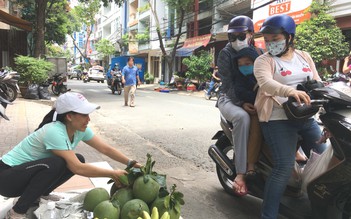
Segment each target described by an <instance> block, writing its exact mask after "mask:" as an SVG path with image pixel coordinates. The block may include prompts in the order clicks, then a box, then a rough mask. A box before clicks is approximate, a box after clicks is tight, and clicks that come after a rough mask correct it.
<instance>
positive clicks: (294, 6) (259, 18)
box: [251, 0, 312, 32]
mask: <svg viewBox="0 0 351 219" xmlns="http://www.w3.org/2000/svg"><path fill="white" fill-rule="evenodd" d="M268 2H270V0H251V8H257V7H259V6H262V5H263V4H266V3H268ZM311 3H312V0H303V1H302V0H277V1H274V2H273V3H270V4H268V5H266V6H264V7H262V8H259V9H257V10H255V11H254V12H253V17H252V20H253V22H254V29H255V32H258V31H259V30H260V28H261V26H262V23H263V21H264V20H265V19H266V18H267V17H269V16H271V15H275V14H287V15H289V16H291V17H292V18H293V19H294V20H295V23H296V24H299V23H301V22H303V21H304V20H307V19H310V17H311V15H310V13H306V14H305V11H306V9H308V8H309V7H310V5H311Z"/></svg>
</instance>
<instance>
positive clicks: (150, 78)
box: [144, 72, 154, 84]
mask: <svg viewBox="0 0 351 219" xmlns="http://www.w3.org/2000/svg"><path fill="white" fill-rule="evenodd" d="M144 78H145V82H146V84H153V83H154V76H153V75H151V74H150V73H148V72H145V74H144Z"/></svg>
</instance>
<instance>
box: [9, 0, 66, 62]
mask: <svg viewBox="0 0 351 219" xmlns="http://www.w3.org/2000/svg"><path fill="white" fill-rule="evenodd" d="M15 3H17V4H18V5H20V6H21V7H22V18H23V19H25V20H28V21H30V22H32V23H33V32H32V33H33V38H34V47H33V46H32V45H30V46H31V47H30V48H32V47H33V51H30V53H31V54H32V55H33V56H35V57H39V56H41V55H45V42H52V43H53V42H56V43H59V44H61V43H63V42H64V41H65V37H64V36H65V35H66V33H67V23H68V22H69V21H68V18H67V17H68V15H67V13H66V8H67V1H66V0H17V1H16V2H15Z"/></svg>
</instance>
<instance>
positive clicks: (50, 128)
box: [2, 121, 94, 166]
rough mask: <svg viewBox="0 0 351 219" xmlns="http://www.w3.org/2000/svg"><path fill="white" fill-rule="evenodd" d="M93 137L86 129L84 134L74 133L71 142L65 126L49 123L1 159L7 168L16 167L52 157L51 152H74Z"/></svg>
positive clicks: (88, 129) (59, 123)
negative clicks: (79, 145)
mask: <svg viewBox="0 0 351 219" xmlns="http://www.w3.org/2000/svg"><path fill="white" fill-rule="evenodd" d="M93 136H94V133H93V131H92V130H91V129H90V128H89V127H88V128H87V129H86V130H85V131H84V132H81V131H76V132H75V133H74V138H73V142H71V140H70V139H69V137H68V134H67V130H66V125H65V124H63V123H61V122H59V121H57V122H51V123H48V124H46V125H44V126H43V127H42V128H40V129H38V130H37V131H36V132H33V133H32V134H30V135H28V136H27V137H26V138H25V139H23V140H22V141H21V142H20V143H19V144H18V145H16V146H15V147H14V148H13V149H12V150H11V151H9V152H8V153H7V154H5V155H4V156H3V157H2V161H3V162H4V163H5V164H7V165H9V166H17V165H20V164H23V163H27V162H30V161H35V160H39V159H43V158H47V157H51V156H53V153H52V152H51V150H74V149H75V148H76V146H77V145H78V143H79V142H80V141H81V140H82V141H89V140H90V139H92V138H93Z"/></svg>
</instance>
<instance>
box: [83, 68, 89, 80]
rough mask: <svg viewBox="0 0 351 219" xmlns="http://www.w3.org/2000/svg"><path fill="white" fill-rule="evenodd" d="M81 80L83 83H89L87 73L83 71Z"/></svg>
mask: <svg viewBox="0 0 351 219" xmlns="http://www.w3.org/2000/svg"><path fill="white" fill-rule="evenodd" d="M81 79H82V80H83V82H84V83H87V82H89V75H88V72H87V71H86V70H83V73H82V76H81Z"/></svg>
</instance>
